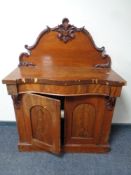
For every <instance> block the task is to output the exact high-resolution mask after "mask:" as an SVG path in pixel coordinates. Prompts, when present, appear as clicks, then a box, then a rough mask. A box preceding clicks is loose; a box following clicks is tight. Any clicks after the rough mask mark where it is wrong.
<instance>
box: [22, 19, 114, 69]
mask: <svg viewBox="0 0 131 175" xmlns="http://www.w3.org/2000/svg"><path fill="white" fill-rule="evenodd" d="M25 48H26V49H27V50H28V53H22V54H21V55H20V64H19V66H23V65H24V66H35V65H37V66H40V67H41V66H44V67H53V66H75V67H81V66H86V67H102V68H110V66H111V59H110V57H109V56H108V55H106V54H105V48H104V47H101V48H98V47H96V45H95V43H94V41H93V39H92V37H91V35H90V34H89V32H88V31H87V30H86V29H85V28H84V27H82V28H77V27H75V26H73V25H71V24H69V20H68V19H67V18H64V19H63V20H62V24H60V25H58V26H57V27H54V28H50V27H47V29H46V30H44V31H42V32H41V33H40V35H39V36H38V38H37V40H36V43H35V44H34V45H33V46H28V45H25Z"/></svg>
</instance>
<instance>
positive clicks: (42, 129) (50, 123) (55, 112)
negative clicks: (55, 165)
mask: <svg viewBox="0 0 131 175" xmlns="http://www.w3.org/2000/svg"><path fill="white" fill-rule="evenodd" d="M23 112H24V119H25V123H26V130H27V133H28V136H27V137H28V142H29V144H32V145H34V146H36V147H39V148H40V150H41V149H43V150H46V151H49V152H53V153H59V152H60V101H59V100H56V99H52V98H48V97H45V96H42V95H36V94H24V96H23Z"/></svg>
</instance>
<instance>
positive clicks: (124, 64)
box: [0, 0, 131, 123]
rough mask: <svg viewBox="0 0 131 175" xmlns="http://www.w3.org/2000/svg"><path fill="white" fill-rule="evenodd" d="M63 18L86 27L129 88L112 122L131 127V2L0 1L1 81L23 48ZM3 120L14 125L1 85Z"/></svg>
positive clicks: (119, 0)
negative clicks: (102, 47)
mask: <svg viewBox="0 0 131 175" xmlns="http://www.w3.org/2000/svg"><path fill="white" fill-rule="evenodd" d="M63 17H68V18H69V19H70V22H71V23H72V24H74V25H76V26H78V27H81V26H83V25H84V26H85V27H86V28H87V29H88V30H89V32H90V33H91V34H92V36H93V38H94V40H95V43H96V44H97V46H99V47H101V46H103V45H104V46H105V47H106V51H107V53H108V54H109V55H110V56H111V57H112V63H113V64H112V67H113V69H115V70H116V71H117V72H118V73H119V74H121V75H122V76H123V77H124V78H125V79H126V80H127V81H128V84H127V86H126V87H124V88H123V91H122V95H121V97H120V98H118V100H117V104H116V109H115V114H114V119H113V122H115V123H131V107H130V104H131V93H130V88H131V70H130V66H131V32H130V31H131V1H130V0H110V1H108V0H54V1H53V0H52V1H51V0H48V1H46V0H22V1H21V0H11V1H10V0H4V1H0V61H1V64H0V65H1V66H0V79H2V78H4V77H5V76H6V75H7V74H8V73H9V72H10V71H12V70H13V69H14V68H15V67H16V66H17V65H18V57H19V54H20V53H21V52H23V51H25V50H24V47H23V46H24V44H28V45H32V44H33V43H34V41H35V39H36V37H37V36H38V34H39V32H40V31H41V30H43V29H44V28H45V27H46V25H49V26H51V27H54V26H56V25H57V24H59V23H61V19H62V18H63ZM0 99H1V105H0V120H1V121H5V120H6V121H7V120H8V121H14V120H15V116H14V110H13V106H12V101H11V98H10V96H8V95H7V91H6V86H5V85H2V84H0Z"/></svg>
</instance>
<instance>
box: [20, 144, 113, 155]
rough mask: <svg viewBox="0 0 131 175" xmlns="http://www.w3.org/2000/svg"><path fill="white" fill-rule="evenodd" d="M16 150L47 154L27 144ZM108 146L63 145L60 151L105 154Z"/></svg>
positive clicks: (108, 148)
mask: <svg viewBox="0 0 131 175" xmlns="http://www.w3.org/2000/svg"><path fill="white" fill-rule="evenodd" d="M18 149H19V151H20V152H35V151H37V152H47V151H46V150H44V149H42V148H40V147H36V146H34V145H31V144H28V143H19V144H18ZM110 150H111V149H110V146H109V145H93V144H89V145H76V144H75V145H73V144H70V145H64V146H63V147H62V149H61V152H64V153H66V152H68V153H106V152H109V151H110Z"/></svg>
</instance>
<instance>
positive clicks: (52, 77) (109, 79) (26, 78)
mask: <svg viewBox="0 0 131 175" xmlns="http://www.w3.org/2000/svg"><path fill="white" fill-rule="evenodd" d="M3 83H6V84H24V83H35V84H36V83H42V84H43V83H45V84H55V85H57V84H59V85H72V84H86V83H90V84H107V85H117V86H122V85H125V84H126V81H125V80H124V79H122V78H121V76H119V75H118V74H117V73H116V72H115V71H113V70H111V69H102V68H97V69H96V68H88V67H85V66H84V67H64V66H63V67H55V66H52V67H51V66H49V67H48V66H45V67H44V66H43V67H29V68H28V67H21V68H16V69H15V70H14V71H13V72H12V73H11V74H10V75H8V76H7V77H6V78H5V79H4V80H3Z"/></svg>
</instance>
